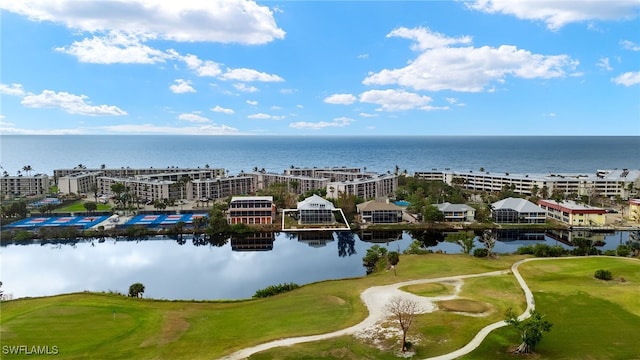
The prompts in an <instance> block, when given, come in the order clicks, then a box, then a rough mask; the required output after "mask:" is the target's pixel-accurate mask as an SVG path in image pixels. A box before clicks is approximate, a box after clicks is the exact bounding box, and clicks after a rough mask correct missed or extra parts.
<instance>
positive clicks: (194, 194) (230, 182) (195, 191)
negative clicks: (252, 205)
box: [188, 175, 256, 200]
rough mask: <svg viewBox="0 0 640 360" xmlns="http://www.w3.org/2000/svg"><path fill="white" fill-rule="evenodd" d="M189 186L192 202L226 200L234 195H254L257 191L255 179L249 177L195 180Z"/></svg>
mask: <svg viewBox="0 0 640 360" xmlns="http://www.w3.org/2000/svg"><path fill="white" fill-rule="evenodd" d="M188 186H189V189H190V190H189V196H188V199H190V200H197V199H212V200H214V199H224V198H227V197H229V196H233V195H248V194H253V193H255V191H256V187H255V179H254V177H252V176H249V175H239V176H228V177H220V178H216V179H206V180H193V181H191V182H190V183H189V184H188Z"/></svg>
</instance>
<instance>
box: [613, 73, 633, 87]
mask: <svg viewBox="0 0 640 360" xmlns="http://www.w3.org/2000/svg"><path fill="white" fill-rule="evenodd" d="M611 81H613V82H614V83H616V84H618V85H624V86H633V85H638V84H640V71H630V72H626V73H624V74H622V75H620V76H617V77H615V78H613V79H611Z"/></svg>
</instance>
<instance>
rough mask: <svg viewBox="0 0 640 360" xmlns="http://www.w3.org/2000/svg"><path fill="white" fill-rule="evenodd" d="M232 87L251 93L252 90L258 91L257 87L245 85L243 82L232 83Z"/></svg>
mask: <svg viewBox="0 0 640 360" xmlns="http://www.w3.org/2000/svg"><path fill="white" fill-rule="evenodd" d="M233 87H234V88H236V90H238V91H242V92H248V93H252V92H256V91H258V88H257V87H255V86H247V85H246V84H244V83H237V84H233Z"/></svg>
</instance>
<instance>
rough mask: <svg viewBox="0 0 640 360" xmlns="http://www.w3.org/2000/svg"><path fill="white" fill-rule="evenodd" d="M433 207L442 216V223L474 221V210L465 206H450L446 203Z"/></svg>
mask: <svg viewBox="0 0 640 360" xmlns="http://www.w3.org/2000/svg"><path fill="white" fill-rule="evenodd" d="M434 206H435V207H437V208H438V210H440V212H441V213H442V214H444V221H451V222H472V221H475V217H476V209H474V208H472V207H471V206H469V205H466V204H451V203H448V202H445V203H442V204H435V205H434Z"/></svg>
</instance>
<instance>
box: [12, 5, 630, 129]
mask: <svg viewBox="0 0 640 360" xmlns="http://www.w3.org/2000/svg"><path fill="white" fill-rule="evenodd" d="M0 9H1V10H0V14H1V17H2V18H1V33H2V42H1V55H0V56H1V64H0V70H1V73H0V75H1V76H0V96H2V98H1V107H0V133H1V134H194V135H376V136H380V135H640V1H638V0H634V1H615V0H612V1H588V0H581V1H512V0H473V1H404V2H401V1H371V2H365V1H258V2H253V1H240V0H237V1H236V0H225V1H196V0H181V1H152V0H127V1H78V0H72V1H69V0H57V1H51V0H43V1H40V0H38V1H36V0H26V1H4V2H2V3H0Z"/></svg>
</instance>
